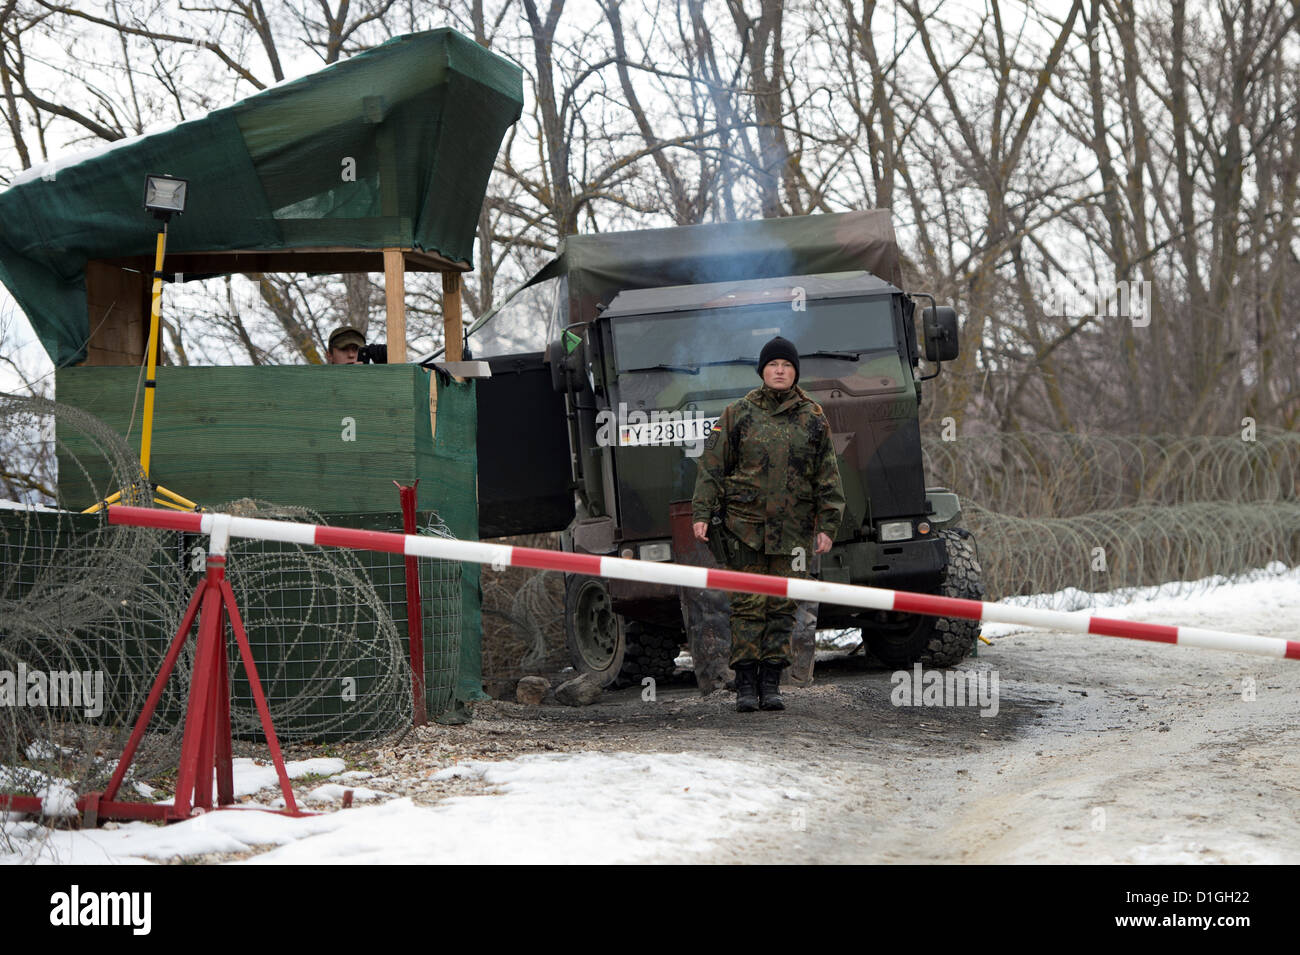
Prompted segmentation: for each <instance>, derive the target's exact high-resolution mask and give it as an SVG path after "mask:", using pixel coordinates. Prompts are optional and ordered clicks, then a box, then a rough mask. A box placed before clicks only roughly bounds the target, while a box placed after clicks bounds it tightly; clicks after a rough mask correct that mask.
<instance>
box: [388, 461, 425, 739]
mask: <svg viewBox="0 0 1300 955" xmlns="http://www.w3.org/2000/svg"><path fill="white" fill-rule="evenodd" d="M393 483H394V484H397V482H396V481H394V482H393ZM419 486H420V482H419V481H418V480H417V481H416V482H415V483H414V484H412V485H411V486H410V487H404V486H403V485H401V484H397V492H398V495H399V496H400V497H401V501H402V530H404V531H405V532H406V533H407V534H414V533H415V500H416V498H415V489H416V488H417V487H419ZM406 637H407V643H408V647H409V650H410V654H411V693H412V694H413V695H414V696H415V716H414V719H413V720H412V721H411V725H413V726H423V725H424V724H425V723H427V722H429V713H428V710H427V708H426V707H425V705H424V602H423V601H422V600H421V599H420V559H419V558H418V557H411V556H408V557H407V558H406Z"/></svg>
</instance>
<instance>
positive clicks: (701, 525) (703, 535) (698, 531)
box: [692, 521, 709, 541]
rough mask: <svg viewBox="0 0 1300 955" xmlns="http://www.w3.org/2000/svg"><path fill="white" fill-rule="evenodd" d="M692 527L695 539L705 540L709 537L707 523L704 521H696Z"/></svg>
mask: <svg viewBox="0 0 1300 955" xmlns="http://www.w3.org/2000/svg"><path fill="white" fill-rule="evenodd" d="M692 527H694V529H695V539H696V540H697V541H707V540H708V539H709V525H708V523H707V522H705V521H696V522H695V523H694V524H693V525H692Z"/></svg>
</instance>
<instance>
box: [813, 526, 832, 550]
mask: <svg viewBox="0 0 1300 955" xmlns="http://www.w3.org/2000/svg"><path fill="white" fill-rule="evenodd" d="M830 549H831V539H830V538H829V537H827V536H826V535H825V534H823V533H821V532H820V531H819V532H818V534H817V547H816V553H818V554H826V553H829V552H830Z"/></svg>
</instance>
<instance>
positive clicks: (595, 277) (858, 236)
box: [534, 209, 903, 324]
mask: <svg viewBox="0 0 1300 955" xmlns="http://www.w3.org/2000/svg"><path fill="white" fill-rule="evenodd" d="M859 270H865V271H867V272H870V273H871V274H873V275H875V276H877V277H878V278H881V279H884V280H885V281H886V282H889V283H891V284H893V285H894V286H896V287H898V288H902V286H903V276H902V271H901V268H900V266H899V253H898V241H897V239H896V238H895V236H894V225H893V223H892V222H891V221H890V213H889V210H888V209H869V210H864V211H859V212H840V213H831V214H824V215H811V216H788V217H786V218H780V219H758V220H753V221H744V222H719V223H709V224H705V225H694V226H681V227H677V228H670V229H645V230H641V231H636V232H604V233H600V234H596V235H573V236H568V237H567V238H566V239H565V240H564V242H563V244H562V245H561V248H560V252H559V255H558V256H557V257H556V259H555V260H554V261H553V262H552V263H551V264H550V265H549V266H547V268H546V269H544V270H543V272H542V273H539V274H538V275H537V276H536V277H535V278H534V281H540V280H541V279H543V278H549V277H554V276H561V275H563V276H567V278H568V296H569V322H570V324H572V323H574V322H589V321H592V320H593V319H595V318H596V316H597V314H598V310H597V306H598V305H608V304H609V303H610V301H611V300H612V299H613V297H614V296H615V295H616V294H617V293H618V292H621V291H624V290H627V289H643V288H661V287H663V286H669V285H697V284H703V283H711V282H730V281H738V280H742V279H760V278H776V277H778V276H784V275H816V274H820V273H825V272H854V271H859Z"/></svg>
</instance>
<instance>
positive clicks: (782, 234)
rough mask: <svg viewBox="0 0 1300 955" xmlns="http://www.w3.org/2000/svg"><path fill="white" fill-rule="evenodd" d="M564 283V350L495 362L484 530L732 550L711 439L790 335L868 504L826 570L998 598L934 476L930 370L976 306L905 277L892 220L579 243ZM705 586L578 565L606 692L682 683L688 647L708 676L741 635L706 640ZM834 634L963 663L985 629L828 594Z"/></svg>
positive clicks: (659, 554)
mask: <svg viewBox="0 0 1300 955" xmlns="http://www.w3.org/2000/svg"><path fill="white" fill-rule="evenodd" d="M546 278H554V279H557V280H558V281H557V283H556V284H557V286H558V287H557V289H556V294H555V298H554V308H553V313H552V315H551V323H550V334H549V336H548V341H549V343H550V344H549V346H548V348H547V350H546V352H544V353H531V354H522V355H504V356H498V357H495V358H491V359H489V363H490V364H491V367H492V378H491V379H488V380H486V381H483V382H480V392H479V442H478V445H479V507H480V531H481V534H482V536H484V537H492V536H502V535H507V534H524V533H535V532H540V531H554V530H558V531H561V532H562V540H563V546H564V548H565V550H570V551H578V552H582V553H591V554H615V555H619V556H623V557H632V558H636V559H640V560H649V561H666V560H676V561H679V562H688V563H705V562H708V561H709V560H711V558H709V557H707V556H705V554H704V549H703V548H702V547H701V546H698V544H697V542H694V541H693V540H692V538H691V536H690V510H689V503H688V502H689V500H690V498H691V496H692V493H693V491H694V487H695V477H696V468H697V465H698V462H699V460H700V459H699V454H700V451H701V450H702V442H703V439H704V437H705V436H706V434H707V433H708V430H709V428H710V427H711V425H712V423H713V422H714V421H716V420H717V417H718V416H719V415H720V414H721V412H722V409H723V408H724V407H725V406H726V405H727V404H729V403H730V402H732V401H735V400H736V399H738V398H740V397H742V396H743V395H745V394H746V393H747V392H748V391H750V390H751V389H752V388H755V387H757V386H758V385H759V384H760V380H759V378H758V376H757V374H756V360H757V357H758V352H759V349H760V348H761V347H762V345H763V344H764V343H765V342H766V341H768V340H769V339H770V338H772V336H774V335H777V334H780V335H782V336H784V337H785V338H788V339H790V340H791V341H792V342H794V343H795V345H796V346H797V347H798V349H799V354H800V368H801V375H800V379H799V386H800V387H801V388H803V389H804V391H806V392H807V393H808V394H809V396H810V397H811V398H812V399H813V400H815V401H817V402H818V403H819V404H821V406H822V408H823V409H824V410H825V412H826V415H827V418H828V420H829V422H830V425H831V431H832V439H833V442H834V447H835V452H836V455H837V458H838V460H839V467H840V477H841V480H842V482H843V485H844V492H845V497H846V500H847V507H846V511H845V515H844V520H843V522H842V523H841V526H840V530H839V533H838V535H837V536H836V538H835V541H834V546H833V547H832V549H831V551H830V552H829V553H828V554H825V555H823V556H821V557H820V559H816V558H814V557H813V555H811V554H809V555H806V557H805V558H804V559H805V560H806V567H807V570H808V571H809V572H810V574H811V576H814V577H818V578H820V579H823V580H827V581H833V582H838V583H852V584H869V585H873V586H880V587H889V588H895V589H903V590H913V591H921V592H926V593H936V594H943V595H947V596H953V597H966V598H971V599H982V597H983V587H982V585H981V581H980V569H979V563H978V559H977V555H976V551H975V545H974V541H973V540H972V539H971V537H970V535H969V534H968V533H967V532H966V531H964V530H963V529H961V527H960V526H959V524H960V521H961V508H960V504H959V501H958V498H957V495H956V494H954V493H953V492H951V491H949V490H947V489H945V488H942V487H927V486H926V484H925V477H924V474H923V468H922V454H921V433H920V424H919V417H918V411H919V407H920V403H921V400H922V382H924V381H926V380H928V379H930V378H933V377H935V376H936V375H937V374H939V365H940V363H942V362H945V361H951V360H952V359H954V358H956V357H957V354H958V339H957V318H956V315H955V313H954V311H953V310H952V309H951V308H944V307H938V306H937V304H936V303H935V302H934V300H933V298H932V297H930V296H928V295H923V294H922V295H908V294H906V293H904V291H903V290H902V277H901V270H900V267H899V256H898V247H897V243H896V240H895V237H894V231H893V226H892V224H891V222H890V218H889V214H888V213H887V212H885V211H879V210H873V211H865V212H850V213H842V214H834V215H815V216H802V217H792V218H784V219H767V220H762V221H756V222H731V223H721V224H711V225H698V226H685V227H680V228H669V229H654V230H646V231H636V232H621V233H607V234H601V235H589V236H571V237H569V238H567V239H566V240H565V241H564V243H563V246H562V248H561V250H560V254H559V255H558V256H557V258H556V259H555V260H554V261H553V262H552V263H550V264H549V265H548V266H547V267H546V268H545V269H543V270H542V271H541V272H539V273H538V275H537V276H536V277H535V278H534V281H540V280H542V279H546ZM918 299H920V300H921V301H922V302H923V303H926V304H925V305H924V307H919V306H918V302H917V300H918ZM918 308H919V311H920V314H919V315H918V314H917V313H918ZM918 319H919V324H920V325H921V330H920V335H919V336H918V329H917V324H918ZM922 350H923V351H924V357H925V359H926V363H927V365H928V366H929V368H930V369H931V370H930V371H929V373H928V374H922V370H923V368H922V365H921V357H922ZM715 596H716V595H715ZM699 599H707V598H699V597H698V595H697V594H684V593H679V592H678V591H677V590H676V589H674V588H668V587H664V586H661V585H650V584H638V583H635V582H627V581H607V580H603V579H599V578H595V577H586V576H581V575H570V576H569V577H568V578H567V580H566V586H565V627H566V636H567V641H568V645H569V650H570V653H571V655H572V658H573V664H574V666H575V667H576V668H578V669H579V670H580V671H584V672H587V673H592V674H595V675H596V676H598V677H599V678H600V679H601V681H602V682H603V683H605V684H610V683H613V682H615V681H616V680H619V679H620V678H621V679H623V680H638V679H640V678H642V677H644V676H646V675H650V676H662V675H665V674H667V673H671V672H672V667H673V660H674V658H675V657H677V656H678V652H679V650H680V648H681V646H682V645H683V644H688V643H689V644H690V645H691V649H692V652H693V653H694V655H695V656H696V657H697V659H696V664H697V675H698V674H699V673H700V672H702V670H703V669H706V668H705V667H702V666H701V664H702V663H704V662H705V661H702V660H701V659H699V657H700V656H702V655H705V654H708V653H710V652H712V653H714V654H715V655H716V654H717V653H722V654H723V655H724V657H725V647H726V643H725V641H721V642H719V641H715V642H714V644H713V649H712V650H709V649H707V648H706V647H704V645H703V644H699V643H695V642H692V641H691V636H692V634H691V633H689V632H688V630H690V629H691V628H690V627H688V626H687V621H691V622H692V625H695V624H696V623H698V621H699V620H700V619H701V610H700V607H701V605H700V604H699V603H698V602H697V603H694V604H692V600H697V601H698V600H699ZM720 599H722V600H723V601H724V602H723V607H724V608H725V597H721V598H720ZM714 611H715V614H714V615H715V617H716V616H717V612H716V611H717V605H716V604H715V605H714ZM724 619H725V616H724ZM809 619H811V617H810V618H809ZM816 626H817V627H819V628H861V631H862V634H863V639H864V642H865V644H866V646H867V647H868V648H869V649H870V650H871V651H872V652H873V653H874V654H875V655H876V656H877V657H878V658H879V659H880V660H882V661H883V662H885V663H886V664H888V665H891V666H908V665H910V664H912V663H913V662H917V661H920V662H923V663H925V664H928V665H934V666H950V665H952V664H955V663H957V662H958V661H959V660H961V659H962V658H963V657H964V656H966V655H967V654H968V653H970V652H971V650H972V648H973V647H974V644H975V640H976V638H977V635H978V630H979V626H978V623H975V622H972V621H967V620H961V619H947V618H935V617H927V616H918V615H911V614H898V613H892V612H883V611H863V610H861V609H858V608H850V607H842V606H834V605H828V604H822V605H820V607H818V608H817V616H816ZM713 664H714V667H713V672H715V673H716V672H717V670H718V666H719V665H720V666H721V667H725V658H724V659H723V660H722V661H721V663H720V664H719V663H718V661H716V660H715V661H713Z"/></svg>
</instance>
